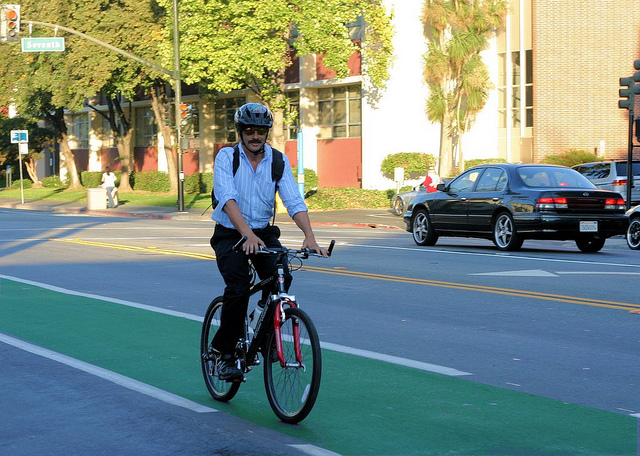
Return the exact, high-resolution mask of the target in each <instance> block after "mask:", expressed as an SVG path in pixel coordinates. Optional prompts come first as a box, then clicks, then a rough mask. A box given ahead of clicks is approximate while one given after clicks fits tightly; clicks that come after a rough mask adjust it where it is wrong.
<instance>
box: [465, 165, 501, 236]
mask: <svg viewBox="0 0 640 456" xmlns="http://www.w3.org/2000/svg"><path fill="white" fill-rule="evenodd" d="M506 188H507V173H506V172H505V171H504V170H503V169H502V168H497V167H488V168H486V169H485V171H484V172H483V173H482V175H481V176H480V179H479V180H478V183H477V184H476V186H475V187H474V191H473V192H471V193H470V195H469V197H468V199H467V218H468V221H467V227H468V229H469V231H477V232H491V230H492V227H491V219H492V217H493V213H494V211H495V208H496V207H497V206H499V205H501V204H502V199H503V194H504V191H505V190H506Z"/></svg>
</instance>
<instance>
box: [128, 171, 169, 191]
mask: <svg viewBox="0 0 640 456" xmlns="http://www.w3.org/2000/svg"><path fill="white" fill-rule="evenodd" d="M132 178H133V184H132V187H133V189H134V190H144V191H147V192H169V191H171V184H170V183H169V175H168V174H167V173H165V172H163V171H141V172H139V173H135V174H133V175H132Z"/></svg>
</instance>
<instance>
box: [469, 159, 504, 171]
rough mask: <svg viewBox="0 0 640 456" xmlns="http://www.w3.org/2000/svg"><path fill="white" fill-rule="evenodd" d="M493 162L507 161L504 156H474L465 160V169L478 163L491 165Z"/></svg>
mask: <svg viewBox="0 0 640 456" xmlns="http://www.w3.org/2000/svg"><path fill="white" fill-rule="evenodd" d="M491 163H507V161H506V160H505V159H503V158H474V159H473V160H466V161H465V162H464V169H469V168H473V167H474V166H478V165H489V164H491Z"/></svg>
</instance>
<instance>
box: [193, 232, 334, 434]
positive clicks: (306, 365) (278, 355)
mask: <svg viewBox="0 0 640 456" xmlns="http://www.w3.org/2000/svg"><path fill="white" fill-rule="evenodd" d="M245 240H246V237H243V238H242V239H241V240H240V241H239V242H238V243H237V244H236V245H235V246H234V249H235V250H238V249H239V248H240V246H241V245H242V243H244V241H245ZM334 245H335V241H331V243H330V245H329V249H328V252H329V255H331V252H332V250H333V247H334ZM257 254H264V255H276V267H275V271H274V274H273V275H272V276H270V277H268V278H266V279H264V280H262V281H260V282H259V283H255V282H256V277H257V274H256V272H255V269H254V268H253V266H251V271H252V279H251V288H250V290H249V294H250V295H254V294H255V293H258V292H261V291H262V290H263V289H264V290H266V289H269V290H270V294H269V297H268V299H267V302H266V303H265V306H264V310H263V311H262V313H261V314H260V315H259V317H258V320H257V322H256V324H255V329H254V330H251V326H250V318H249V313H248V314H247V317H246V320H245V337H244V338H243V339H240V340H239V341H238V344H237V345H236V353H235V354H236V358H237V360H238V361H237V362H238V367H239V368H240V369H241V370H242V371H243V372H244V373H245V374H247V373H249V372H250V371H251V370H252V368H253V367H255V366H257V365H259V364H260V358H259V356H258V354H259V353H260V354H262V358H263V360H264V369H263V373H264V386H265V390H266V394H267V398H268V400H269V404H270V405H271V408H272V409H273V411H274V412H275V414H276V415H277V416H278V418H280V420H282V421H284V422H285V423H291V424H295V423H299V422H300V421H302V420H303V419H305V418H306V417H307V415H308V414H309V413H310V412H311V409H312V408H313V405H314V404H315V401H316V398H317V396H318V391H319V389H320V378H321V376H322V354H321V352H320V340H319V338H318V332H317V331H316V328H315V326H314V324H313V322H312V321H311V318H310V317H309V316H308V315H307V314H306V313H305V312H304V311H303V310H301V309H300V308H299V305H298V302H297V301H296V298H295V296H293V295H290V294H287V293H286V292H285V273H284V271H285V269H286V266H287V265H290V260H292V259H294V258H297V259H298V260H299V261H300V265H299V267H297V268H296V269H293V270H291V271H290V272H293V271H294V270H297V269H299V268H300V267H302V260H305V259H308V258H309V256H318V257H322V255H320V254H318V253H315V252H313V251H311V250H309V249H303V250H293V249H287V248H285V247H282V248H266V247H262V248H261V249H260V250H259V251H258V252H257ZM289 269H291V268H289ZM222 302H223V297H222V296H218V297H217V298H215V299H214V300H213V301H212V302H211V304H209V308H208V309H207V312H206V314H205V318H204V322H203V325H202V334H201V338H200V353H201V364H202V374H203V376H204V381H205V385H206V386H207V389H208V390H209V393H210V394H211V396H212V397H213V398H214V399H215V400H217V401H221V402H228V401H230V400H231V399H233V397H234V396H235V395H236V393H237V392H238V389H239V388H240V385H241V384H242V382H244V381H246V377H245V378H243V379H242V380H241V381H227V380H220V379H219V378H218V374H217V370H218V364H219V362H220V359H219V356H218V355H217V354H216V352H214V351H213V349H212V348H211V341H212V340H213V337H214V335H215V333H216V331H217V330H218V326H219V324H220V315H221V312H222Z"/></svg>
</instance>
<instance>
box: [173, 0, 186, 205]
mask: <svg viewBox="0 0 640 456" xmlns="http://www.w3.org/2000/svg"><path fill="white" fill-rule="evenodd" d="M179 33H180V32H179V28H178V0H173V80H174V81H175V83H176V87H175V94H176V96H175V100H174V101H175V114H176V151H177V152H178V212H184V170H183V169H182V165H183V162H182V126H181V125H180V124H181V117H180V105H181V104H182V79H181V76H180V35H179Z"/></svg>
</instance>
